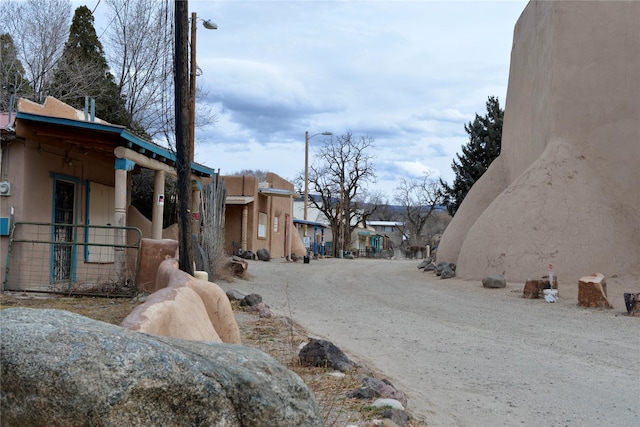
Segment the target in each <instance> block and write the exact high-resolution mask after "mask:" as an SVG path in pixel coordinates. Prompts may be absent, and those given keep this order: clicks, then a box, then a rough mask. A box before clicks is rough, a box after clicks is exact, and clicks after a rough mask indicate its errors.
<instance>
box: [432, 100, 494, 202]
mask: <svg viewBox="0 0 640 427" xmlns="http://www.w3.org/2000/svg"><path fill="white" fill-rule="evenodd" d="M503 118H504V110H502V109H501V108H500V102H499V101H498V98H496V97H494V96H490V97H489V99H488V100H487V114H486V115H485V116H484V117H480V116H479V115H478V114H476V118H475V120H474V121H473V122H469V123H468V124H465V125H464V130H465V131H466V132H467V134H469V142H468V143H467V144H466V145H464V146H462V154H460V153H457V154H456V157H457V160H456V159H454V160H453V163H452V164H451V167H452V168H453V171H454V172H455V174H456V177H455V179H454V181H453V185H452V186H449V185H448V184H447V183H446V182H443V181H442V180H440V183H441V184H442V188H443V195H444V203H445V205H446V206H447V210H448V211H449V214H451V215H454V214H455V213H456V211H457V210H458V208H459V207H460V205H461V204H462V201H463V200H464V198H465V197H466V196H467V193H468V192H469V190H471V187H472V186H473V184H475V182H476V181H477V180H478V179H480V177H481V176H482V175H483V174H484V173H485V171H486V170H487V169H488V168H489V165H490V164H491V162H493V160H494V159H495V158H496V157H498V155H500V148H501V146H502V122H503Z"/></svg>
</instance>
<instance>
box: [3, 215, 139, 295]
mask: <svg viewBox="0 0 640 427" xmlns="http://www.w3.org/2000/svg"><path fill="white" fill-rule="evenodd" d="M141 240H142V232H141V231H140V229H138V228H136V227H114V226H108V225H107V226H101V225H84V224H57V223H43V222H16V223H14V224H13V226H12V227H11V232H10V237H9V248H8V251H7V261H6V270H5V274H4V281H3V290H11V291H24V292H50V293H64V294H69V295H113V296H116V295H117V296H129V295H131V296H132V295H135V293H136V288H135V283H134V282H135V276H136V273H137V264H138V253H139V250H140V242H141Z"/></svg>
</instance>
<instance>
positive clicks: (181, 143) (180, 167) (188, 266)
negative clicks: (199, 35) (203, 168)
mask: <svg viewBox="0 0 640 427" xmlns="http://www.w3.org/2000/svg"><path fill="white" fill-rule="evenodd" d="M174 3H175V28H176V30H175V31H176V33H175V74H174V76H175V77H174V80H175V81H174V83H175V85H174V86H175V120H176V172H177V178H178V211H179V215H178V216H179V218H178V248H179V249H178V250H179V251H180V258H179V264H180V270H182V271H184V272H186V273H189V274H191V275H193V262H192V260H193V242H192V237H191V236H192V231H191V228H192V221H191V213H190V208H191V141H190V130H189V124H190V114H189V113H190V106H189V105H190V93H189V61H188V59H187V58H188V52H189V2H188V1H187V0H182V1H181V0H175V2H174Z"/></svg>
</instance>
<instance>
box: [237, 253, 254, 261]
mask: <svg viewBox="0 0 640 427" xmlns="http://www.w3.org/2000/svg"><path fill="white" fill-rule="evenodd" d="M240 256H241V257H242V258H243V259H251V260H255V259H256V254H254V253H253V252H251V251H244V252H242V255H240Z"/></svg>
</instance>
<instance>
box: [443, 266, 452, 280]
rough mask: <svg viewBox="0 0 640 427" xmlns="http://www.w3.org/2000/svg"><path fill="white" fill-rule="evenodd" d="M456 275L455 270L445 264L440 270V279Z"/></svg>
mask: <svg viewBox="0 0 640 427" xmlns="http://www.w3.org/2000/svg"><path fill="white" fill-rule="evenodd" d="M455 275H456V272H455V270H452V269H451V268H450V267H449V266H448V265H447V266H445V267H444V268H443V269H442V271H441V272H440V278H441V279H451V278H452V277H454V276H455Z"/></svg>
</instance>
